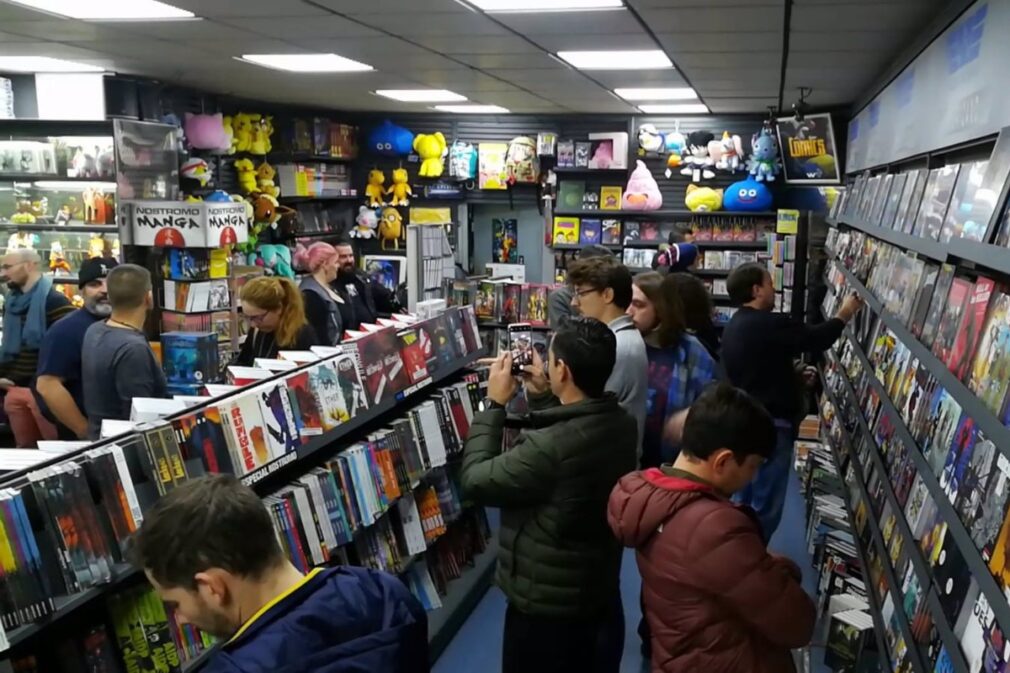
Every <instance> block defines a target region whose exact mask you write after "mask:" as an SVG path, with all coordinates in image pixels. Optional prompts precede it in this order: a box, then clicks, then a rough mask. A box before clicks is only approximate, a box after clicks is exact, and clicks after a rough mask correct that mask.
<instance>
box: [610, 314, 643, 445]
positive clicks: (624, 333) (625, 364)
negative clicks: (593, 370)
mask: <svg viewBox="0 0 1010 673" xmlns="http://www.w3.org/2000/svg"><path fill="white" fill-rule="evenodd" d="M608 327H610V329H611V330H613V332H614V336H616V337H617V360H616V361H615V363H614V371H613V372H612V373H611V374H610V378H609V379H607V387H606V389H607V390H608V391H610V392H613V393H615V394H616V395H617V401H618V402H619V403H620V404H621V407H622V408H623V409H624V410H625V411H627V412H628V413H629V414H631V415H632V416H633V417H634V419H635V422H636V423H638V443H637V445H638V455H639V456H641V455H642V435H643V433H644V432H645V412H646V404H647V400H648V393H649V357H648V355H647V354H646V352H645V341H644V340H643V339H642V335H641V334H639V333H638V329H636V328H635V323H633V322H631V318H630V317H629V316H627V315H622V316H621V317H620V318H615V319H614V320H612V321H611V322H610V323H609V324H608Z"/></svg>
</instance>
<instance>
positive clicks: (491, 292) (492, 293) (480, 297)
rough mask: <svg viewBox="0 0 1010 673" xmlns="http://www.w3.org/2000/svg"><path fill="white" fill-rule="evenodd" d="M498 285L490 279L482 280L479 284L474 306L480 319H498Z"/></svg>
mask: <svg viewBox="0 0 1010 673" xmlns="http://www.w3.org/2000/svg"><path fill="white" fill-rule="evenodd" d="M497 285H498V284H497V283H494V282H491V281H489V280H482V281H481V283H480V285H478V286H477V299H476V301H475V302H474V305H473V308H474V311H476V312H477V319H478V320H497V319H498V317H497V316H498V305H497V304H498V302H497V297H498V292H497Z"/></svg>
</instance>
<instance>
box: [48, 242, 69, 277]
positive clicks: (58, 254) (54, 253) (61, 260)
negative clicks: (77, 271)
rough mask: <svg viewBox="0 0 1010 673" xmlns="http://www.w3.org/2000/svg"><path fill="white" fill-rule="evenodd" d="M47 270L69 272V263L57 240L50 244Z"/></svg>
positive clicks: (61, 245)
mask: <svg viewBox="0 0 1010 673" xmlns="http://www.w3.org/2000/svg"><path fill="white" fill-rule="evenodd" d="M49 270H50V271H53V272H55V271H64V272H66V273H70V264H69V263H68V262H67V258H66V256H64V254H63V244H62V243H60V242H59V241H53V244H52V246H51V247H50V248H49Z"/></svg>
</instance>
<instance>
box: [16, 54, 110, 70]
mask: <svg viewBox="0 0 1010 673" xmlns="http://www.w3.org/2000/svg"><path fill="white" fill-rule="evenodd" d="M5 70H6V71H7V72H105V68H100V67H98V66H97V65H88V64H87V63H77V62H76V61H66V60H64V59H62V58H51V57H49V56H0V72H3V71H5Z"/></svg>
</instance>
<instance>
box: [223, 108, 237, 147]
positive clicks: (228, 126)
mask: <svg viewBox="0 0 1010 673" xmlns="http://www.w3.org/2000/svg"><path fill="white" fill-rule="evenodd" d="M232 121H233V120H232V116H231V115H225V116H224V117H222V118H221V126H222V127H224V137H225V138H227V139H228V152H227V154H234V153H235V127H234V126H232Z"/></svg>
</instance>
